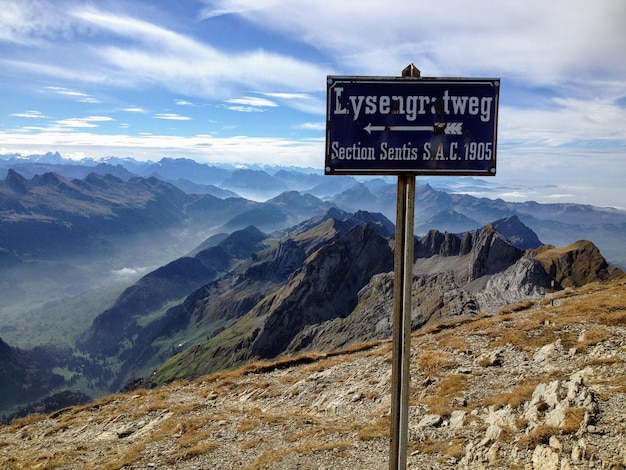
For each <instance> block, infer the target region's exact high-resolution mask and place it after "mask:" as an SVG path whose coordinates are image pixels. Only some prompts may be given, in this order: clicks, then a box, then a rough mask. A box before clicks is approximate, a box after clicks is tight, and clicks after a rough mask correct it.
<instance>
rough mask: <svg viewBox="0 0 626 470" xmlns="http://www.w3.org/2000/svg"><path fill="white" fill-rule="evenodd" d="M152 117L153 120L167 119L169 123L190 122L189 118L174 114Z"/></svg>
mask: <svg viewBox="0 0 626 470" xmlns="http://www.w3.org/2000/svg"><path fill="white" fill-rule="evenodd" d="M153 117H154V118H155V119H168V120H170V121H189V120H191V118H190V117H188V116H182V115H180V114H175V113H162V114H155V115H154V116H153Z"/></svg>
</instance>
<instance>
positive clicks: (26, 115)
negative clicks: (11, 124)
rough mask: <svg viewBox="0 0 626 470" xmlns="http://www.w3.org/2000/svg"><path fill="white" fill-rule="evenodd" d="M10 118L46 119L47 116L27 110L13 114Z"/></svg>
mask: <svg viewBox="0 0 626 470" xmlns="http://www.w3.org/2000/svg"><path fill="white" fill-rule="evenodd" d="M11 116H15V117H21V118H29V119H47V118H48V116H46V115H44V114H43V113H42V112H41V111H35V110H28V111H24V112H23V113H14V114H11Z"/></svg>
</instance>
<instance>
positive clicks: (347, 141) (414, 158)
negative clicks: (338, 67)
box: [325, 76, 500, 176]
mask: <svg viewBox="0 0 626 470" xmlns="http://www.w3.org/2000/svg"><path fill="white" fill-rule="evenodd" d="M499 90H500V80H499V79H495V78H490V79H474V78H409V79H407V78H395V77H340V76H329V77H328V80H327V104H326V162H325V174H327V175H340V174H343V175H347V174H385V175H396V174H415V175H436V174H437V175H464V176H469V175H472V176H493V175H495V174H496V140H497V127H498V98H499Z"/></svg>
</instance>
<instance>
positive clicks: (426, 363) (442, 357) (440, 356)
mask: <svg viewBox="0 0 626 470" xmlns="http://www.w3.org/2000/svg"><path fill="white" fill-rule="evenodd" d="M457 365H458V363H457V361H456V360H455V359H454V355H453V354H451V353H450V352H448V351H425V352H423V353H421V354H420V355H419V357H418V359H417V366H418V367H419V368H420V370H421V371H422V372H424V374H425V375H431V374H434V373H436V372H441V371H442V370H443V369H451V368H453V367H456V366H457Z"/></svg>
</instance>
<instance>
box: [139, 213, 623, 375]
mask: <svg viewBox="0 0 626 470" xmlns="http://www.w3.org/2000/svg"><path fill="white" fill-rule="evenodd" d="M328 222H329V221H326V222H324V223H322V224H320V225H318V226H316V227H313V228H311V229H309V232H308V233H312V232H316V231H319V230H320V229H321V228H322V227H324V226H325V224H326V223H328ZM334 223H336V222H334ZM494 225H496V226H502V227H504V229H505V230H506V231H508V233H509V234H510V235H512V236H513V239H514V242H515V243H518V244H521V245H524V246H528V245H534V244H537V243H539V241H538V239H537V237H536V236H534V234H531V232H529V229H528V228H527V227H525V226H523V224H521V222H520V221H519V220H518V219H515V218H513V219H509V220H501V221H498V222H497V224H494ZM494 225H492V224H489V225H487V226H485V227H484V228H483V229H481V230H479V231H475V232H473V233H465V234H463V235H461V236H457V235H454V234H449V233H446V234H441V233H439V232H436V231H431V232H429V234H427V235H426V236H425V237H422V238H417V239H416V247H415V253H416V262H415V267H414V273H415V278H414V290H413V302H414V308H413V312H412V322H413V328H414V329H419V328H423V327H424V326H426V325H429V324H432V323H433V322H438V321H442V320H443V319H446V318H454V317H459V316H461V317H465V316H475V315H477V314H479V313H480V312H481V311H485V312H489V311H494V310H497V309H498V308H501V307H502V306H503V305H505V304H507V303H510V302H515V301H522V300H528V299H538V298H541V296H543V295H544V293H545V292H546V291H547V289H549V286H550V279H551V278H550V275H549V273H548V272H546V270H545V268H544V264H542V262H541V261H539V260H537V259H535V258H534V255H535V252H534V251H525V250H523V249H520V248H518V247H516V246H515V245H514V244H513V243H511V242H510V241H509V240H508V239H507V238H505V237H504V236H503V235H502V234H500V233H499V232H497V231H496V230H495V229H494ZM512 227H518V229H519V231H518V232H515V231H512ZM357 229H358V230H357ZM516 233H518V235H516ZM293 240H294V241H295V240H297V237H294V239H293ZM390 246H391V240H390V239H389V238H384V237H382V236H381V234H380V233H378V232H376V230H374V226H371V225H370V224H369V223H365V224H363V225H360V226H357V227H356V228H354V229H352V230H351V231H350V232H348V233H346V234H345V235H343V236H342V237H341V238H338V239H337V240H335V241H334V242H332V243H331V244H328V245H325V246H323V247H321V248H320V249H319V250H317V251H313V250H311V251H313V252H312V254H311V255H309V256H308V258H307V259H306V260H305V261H304V263H303V264H302V267H300V268H298V269H297V270H296V271H294V272H293V274H292V275H291V276H290V277H289V279H288V280H287V281H286V282H285V283H284V285H282V286H280V287H276V286H275V287H273V288H272V291H271V292H270V291H265V297H262V298H260V301H258V303H256V304H255V305H254V306H252V304H251V303H246V308H249V311H247V312H246V311H245V309H238V310H237V312H238V314H237V315H240V317H239V320H236V321H234V322H233V323H232V324H231V325H230V326H227V327H225V329H224V330H223V331H220V333H219V334H218V335H216V336H215V337H213V338H211V339H210V340H209V341H208V342H206V343H203V344H198V345H197V346H195V347H193V348H190V349H189V350H187V351H184V352H182V353H180V354H179V355H177V356H175V357H173V358H172V359H171V360H169V361H167V362H166V363H164V364H163V365H162V366H161V367H160V368H159V369H158V370H157V372H156V373H155V374H153V375H152V376H151V377H149V378H147V379H146V381H147V382H146V383H150V384H157V383H163V382H166V381H169V380H172V379H174V378H176V377H184V378H193V377H196V376H197V374H201V373H210V372H212V371H215V370H219V369H220V368H224V367H232V366H234V365H237V364H239V363H241V362H243V361H247V360H251V359H259V358H271V357H276V356H279V355H281V354H284V353H289V354H293V353H297V352H299V351H302V350H309V351H323V350H328V349H332V348H337V347H343V346H346V345H348V344H351V343H354V342H358V341H369V340H371V339H375V338H385V337H388V336H389V334H390V332H391V325H390V323H389V318H390V317H391V312H392V309H393V298H392V292H393V289H392V282H393V275H392V273H391V272H390V271H391V270H392V269H393V266H391V264H390V263H391V262H392V259H393V256H392V251H391V248H390ZM565 251H568V250H565ZM579 256H580V259H578V257H579ZM548 258H549V255H547V258H546V259H548ZM544 262H547V261H545V260H544ZM566 263H567V264H568V266H569V267H570V272H572V273H576V272H578V271H579V270H580V268H579V266H585V265H587V264H588V261H587V256H585V255H583V252H582V251H579V252H577V253H576V256H571V257H569V258H568V259H567V261H566ZM616 274H619V271H615V272H613V270H612V268H610V267H608V266H606V267H605V269H601V268H599V269H597V270H595V271H594V273H593V274H592V275H591V277H593V276H594V275H595V276H597V277H596V279H609V278H611V277H612V276H613V275H616ZM565 278H567V279H568V280H569V279H570V278H571V276H570V275H566V276H565ZM565 278H562V279H559V281H558V282H559V284H558V287H559V288H560V286H561V283H562V282H567V281H565ZM572 279H573V278H572ZM589 279H590V278H587V280H589ZM230 282H231V284H232V285H236V284H237V283H241V282H242V277H239V278H237V281H234V280H233V281H230ZM242 285H246V284H242ZM246 286H247V285H246ZM338 286H341V289H340V290H337V287H338ZM246 288H247V287H246ZM244 290H245V289H244ZM207 293H208V291H207ZM209 298H211V299H213V301H215V298H214V297H208V296H207V297H205V300H203V299H202V298H201V296H200V297H194V299H193V301H191V302H190V299H187V302H186V309H187V310H188V311H196V312H197V311H199V308H198V305H208V304H210V303H211V300H208V299H209ZM194 304H195V305H196V306H194ZM240 304H241V302H240ZM203 308H206V307H200V310H202V309H203ZM221 311H224V309H221ZM228 311H233V309H228ZM195 315H198V314H197V313H196V314H195ZM242 315H243V316H242Z"/></svg>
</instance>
